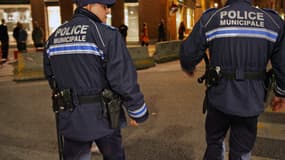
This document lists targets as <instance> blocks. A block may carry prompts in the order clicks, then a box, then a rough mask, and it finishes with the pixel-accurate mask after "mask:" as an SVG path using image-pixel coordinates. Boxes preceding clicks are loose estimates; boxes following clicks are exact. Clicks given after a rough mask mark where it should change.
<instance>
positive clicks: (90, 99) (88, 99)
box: [78, 95, 103, 104]
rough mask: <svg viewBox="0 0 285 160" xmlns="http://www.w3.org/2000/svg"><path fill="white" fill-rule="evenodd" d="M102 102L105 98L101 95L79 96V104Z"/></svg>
mask: <svg viewBox="0 0 285 160" xmlns="http://www.w3.org/2000/svg"><path fill="white" fill-rule="evenodd" d="M102 100H103V98H102V96H101V95H88V96H78V103H79V104H91V103H101V102H102Z"/></svg>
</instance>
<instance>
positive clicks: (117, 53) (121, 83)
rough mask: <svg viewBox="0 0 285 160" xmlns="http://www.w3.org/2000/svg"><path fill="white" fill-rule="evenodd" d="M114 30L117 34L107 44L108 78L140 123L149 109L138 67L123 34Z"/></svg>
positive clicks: (133, 117) (131, 114)
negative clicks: (138, 74)
mask: <svg viewBox="0 0 285 160" xmlns="http://www.w3.org/2000/svg"><path fill="white" fill-rule="evenodd" d="M114 32H115V36H114V37H113V38H112V39H111V40H110V42H109V44H108V45H107V57H108V62H107V66H106V74H107V80H108V81H109V85H110V86H111V89H112V90H113V91H115V92H116V93H118V94H119V95H120V96H121V97H122V99H123V103H124V106H126V109H127V112H128V115H129V116H130V117H131V118H132V119H134V120H135V121H136V122H138V123H140V122H144V121H145V120H146V119H147V118H148V109H147V106H146V104H145V102H144V96H143V94H142V92H141V91H140V87H139V84H138V82H137V72H136V68H135V66H134V64H133V61H132V59H131V57H130V55H129V52H128V49H127V48H126V44H125V42H124V41H123V39H122V38H121V35H120V34H119V32H117V31H114Z"/></svg>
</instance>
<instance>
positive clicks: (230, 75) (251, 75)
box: [222, 71, 266, 80]
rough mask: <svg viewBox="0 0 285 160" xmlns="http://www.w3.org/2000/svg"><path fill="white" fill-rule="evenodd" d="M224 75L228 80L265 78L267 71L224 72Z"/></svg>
mask: <svg viewBox="0 0 285 160" xmlns="http://www.w3.org/2000/svg"><path fill="white" fill-rule="evenodd" d="M222 77H223V78H224V79H226V80H264V79H265V77H266V73H265V72H240V73H239V72H224V71H222Z"/></svg>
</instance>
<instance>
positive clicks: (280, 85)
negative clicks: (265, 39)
mask: <svg viewBox="0 0 285 160" xmlns="http://www.w3.org/2000/svg"><path fill="white" fill-rule="evenodd" d="M281 28H282V29H281V30H282V32H281V33H280V36H279V39H278V41H277V43H276V44H275V48H274V51H273V54H272V56H271V64H272V68H273V71H274V73H275V74H276V83H277V87H276V89H275V93H276V95H277V96H279V97H285V35H284V34H285V33H284V29H285V24H284V23H283V26H282V27H281Z"/></svg>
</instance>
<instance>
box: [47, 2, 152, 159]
mask: <svg viewBox="0 0 285 160" xmlns="http://www.w3.org/2000/svg"><path fill="white" fill-rule="evenodd" d="M75 3H76V4H77V6H78V7H77V9H76V10H75V13H74V16H73V18H72V19H71V20H70V21H69V22H67V23H64V24H63V25H61V26H60V27H58V28H57V29H56V30H55V32H54V33H53V34H52V35H51V36H50V38H49V40H48V42H47V44H46V47H45V51H44V72H45V76H46V78H47V79H48V81H49V82H50V85H51V86H53V85H52V84H53V82H55V83H56V88H57V89H58V90H60V91H66V90H70V94H71V98H68V99H72V102H71V103H72V109H70V108H69V109H60V110H59V111H58V112H59V131H60V134H62V135H63V136H64V149H63V155H64V160H71V159H72V160H87V159H90V157H91V155H90V147H91V144H92V142H95V143H96V144H97V146H98V148H99V150H100V152H101V153H102V154H103V157H104V160H124V159H125V154H124V148H123V146H122V138H121V132H120V127H119V128H117V129H116V128H115V129H113V128H111V127H110V120H109V119H108V117H106V116H105V107H104V105H103V104H104V103H102V101H101V99H100V95H101V93H102V91H103V90H104V89H106V88H108V89H110V90H111V91H113V92H114V93H115V94H117V95H119V96H120V98H121V99H122V101H123V105H124V106H125V108H126V110H127V112H128V115H129V116H130V118H132V119H133V120H135V121H136V122H137V123H142V122H144V121H145V120H146V119H147V118H148V110H147V106H146V104H145V102H144V96H143V94H142V92H141V91H140V88H139V85H138V83H137V73H136V70H135V67H134V65H133V62H132V59H131V57H130V55H129V53H128V50H127V48H126V46H125V43H124V40H123V39H122V36H121V35H120V32H119V31H118V30H117V29H116V28H113V27H111V26H108V25H106V24H105V23H106V18H107V14H108V13H110V9H109V8H110V7H111V6H112V5H113V4H114V3H115V0H75ZM60 93H62V92H60ZM121 111H123V110H121ZM125 124H126V119H125V117H124V116H123V115H122V114H121V117H120V126H121V127H122V126H124V125H125Z"/></svg>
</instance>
